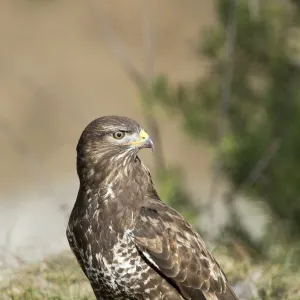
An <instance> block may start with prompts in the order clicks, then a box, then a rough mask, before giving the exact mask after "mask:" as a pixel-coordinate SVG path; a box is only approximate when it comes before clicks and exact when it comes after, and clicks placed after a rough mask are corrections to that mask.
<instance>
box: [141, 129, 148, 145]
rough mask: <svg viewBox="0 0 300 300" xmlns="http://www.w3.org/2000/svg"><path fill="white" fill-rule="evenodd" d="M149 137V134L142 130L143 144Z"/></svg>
mask: <svg viewBox="0 0 300 300" xmlns="http://www.w3.org/2000/svg"><path fill="white" fill-rule="evenodd" d="M147 137H149V134H148V133H147V132H146V131H145V130H141V132H140V138H141V142H142V141H144V140H145V139H146V138H147Z"/></svg>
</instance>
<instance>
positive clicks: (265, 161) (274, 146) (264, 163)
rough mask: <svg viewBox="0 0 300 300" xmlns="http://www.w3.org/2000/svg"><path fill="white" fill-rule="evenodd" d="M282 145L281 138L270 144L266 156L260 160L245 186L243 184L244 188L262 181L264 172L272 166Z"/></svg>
mask: <svg viewBox="0 0 300 300" xmlns="http://www.w3.org/2000/svg"><path fill="white" fill-rule="evenodd" d="M280 143H281V140H280V139H279V138H276V139H274V140H273V141H272V142H271V143H270V145H269V147H268V149H267V150H266V152H265V154H264V155H263V156H262V157H261V158H260V160H259V161H258V162H257V163H256V165H255V166H254V167H253V169H252V171H251V172H250V174H249V176H248V177H247V179H246V180H245V182H244V184H242V186H244V185H246V184H247V183H252V184H254V183H256V182H257V181H258V180H259V179H260V177H261V174H262V173H263V171H264V170H265V169H266V168H267V167H268V166H269V165H270V163H271V161H272V159H273V158H274V157H275V155H276V154H277V152H278V150H279V148H280ZM240 188H241V187H240Z"/></svg>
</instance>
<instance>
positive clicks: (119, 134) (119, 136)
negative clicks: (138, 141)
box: [113, 131, 125, 140]
mask: <svg viewBox="0 0 300 300" xmlns="http://www.w3.org/2000/svg"><path fill="white" fill-rule="evenodd" d="M124 136H125V132H124V131H116V132H114V133H113V137H114V138H115V139H116V140H120V139H122V138H123V137H124Z"/></svg>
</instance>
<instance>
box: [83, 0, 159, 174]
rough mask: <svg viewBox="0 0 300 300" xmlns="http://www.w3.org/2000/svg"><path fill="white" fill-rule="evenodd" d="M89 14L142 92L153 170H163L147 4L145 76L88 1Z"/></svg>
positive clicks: (113, 31) (98, 10)
mask: <svg viewBox="0 0 300 300" xmlns="http://www.w3.org/2000/svg"><path fill="white" fill-rule="evenodd" d="M89 3H90V6H91V12H92V13H93V14H95V15H96V17H97V20H99V22H100V27H101V30H102V32H103V34H104V36H105V38H106V40H107V42H108V43H109V45H110V47H111V49H112V50H113V52H114V53H115V55H116V57H117V59H118V60H119V62H120V64H121V66H122V68H123V70H124V71H125V73H126V74H127V76H128V77H129V78H130V79H131V80H132V81H133V82H134V83H135V84H136V86H137V87H138V89H139V90H140V91H141V92H142V96H143V97H144V98H145V99H143V100H144V102H145V103H143V113H144V116H145V119H146V123H147V127H149V129H150V132H151V135H152V136H153V139H154V141H155V144H156V151H155V154H154V160H155V161H154V162H155V168H156V169H158V168H163V167H164V165H165V163H164V159H163V154H162V148H161V140H160V135H159V127H158V123H157V120H156V118H155V116H154V112H153V101H152V91H151V83H152V80H153V76H154V70H153V66H154V55H153V37H152V24H151V18H150V14H149V3H150V2H148V1H147V0H144V7H145V9H144V12H145V13H144V48H145V53H146V54H145V69H146V70H145V71H146V75H144V74H142V73H141V72H140V71H139V70H138V69H137V68H136V67H135V66H134V64H133V63H132V62H131V61H130V59H129V56H128V54H127V52H126V49H125V47H124V45H123V43H122V41H121V39H120V38H119V37H118V34H117V33H116V31H115V30H114V29H113V28H112V26H111V25H110V24H109V22H108V21H107V19H106V18H105V16H104V14H103V13H102V11H101V9H99V8H98V7H97V5H95V1H94V0H90V1H89Z"/></svg>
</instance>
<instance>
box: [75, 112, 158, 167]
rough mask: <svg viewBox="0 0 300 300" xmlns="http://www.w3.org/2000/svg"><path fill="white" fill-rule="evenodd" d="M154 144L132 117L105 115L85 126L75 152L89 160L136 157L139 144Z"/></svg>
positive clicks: (143, 145) (143, 146)
mask: <svg viewBox="0 0 300 300" xmlns="http://www.w3.org/2000/svg"><path fill="white" fill-rule="evenodd" d="M153 147H154V146H153V142H152V140H151V138H150V136H149V135H148V133H147V132H146V131H145V130H144V129H143V128H142V127H141V126H140V125H139V124H138V123H137V122H135V121H134V120H131V119H129V118H126V117H120V116H105V117H101V118H98V119H96V120H94V121H92V122H91V123H90V124H89V125H88V126H87V127H86V128H85V130H84V131H83V133H82V135H81V137H80V139H79V142H78V145H77V156H78V158H79V159H88V160H89V161H90V163H93V162H94V163H97V162H99V161H100V160H101V161H102V160H106V161H109V162H110V163H114V162H115V161H119V162H120V161H124V160H127V159H130V158H132V157H135V156H136V154H137V153H138V151H139V150H140V149H142V148H152V150H153Z"/></svg>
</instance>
